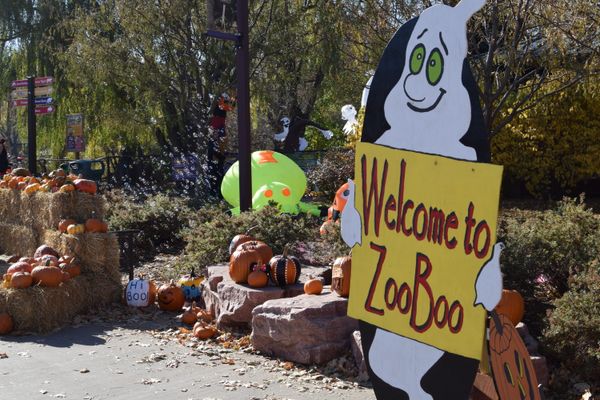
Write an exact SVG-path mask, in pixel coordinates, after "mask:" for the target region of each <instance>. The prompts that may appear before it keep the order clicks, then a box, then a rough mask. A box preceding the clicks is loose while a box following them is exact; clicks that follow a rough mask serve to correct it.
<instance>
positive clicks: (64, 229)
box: [58, 218, 108, 235]
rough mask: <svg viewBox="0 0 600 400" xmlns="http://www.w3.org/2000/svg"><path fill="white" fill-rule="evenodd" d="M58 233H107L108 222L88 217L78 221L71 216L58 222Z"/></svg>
mask: <svg viewBox="0 0 600 400" xmlns="http://www.w3.org/2000/svg"><path fill="white" fill-rule="evenodd" d="M58 231H59V232H60V233H68V234H69V235H78V234H81V233H107V232H108V224H107V223H106V222H104V221H102V220H101V219H98V218H88V219H87V220H86V221H85V223H81V222H78V221H76V220H74V219H72V218H68V219H63V220H61V221H60V222H59V223H58Z"/></svg>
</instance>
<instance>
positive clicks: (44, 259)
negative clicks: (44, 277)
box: [36, 254, 58, 267]
mask: <svg viewBox="0 0 600 400" xmlns="http://www.w3.org/2000/svg"><path fill="white" fill-rule="evenodd" d="M36 261H38V262H39V265H43V266H44V267H58V258H56V257H55V256H53V255H50V254H46V255H43V256H41V257H40V258H38V259H37V260H36Z"/></svg>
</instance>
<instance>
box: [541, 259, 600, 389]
mask: <svg viewBox="0 0 600 400" xmlns="http://www.w3.org/2000/svg"><path fill="white" fill-rule="evenodd" d="M599 294H600V264H599V263H598V262H594V263H592V264H590V266H589V267H588V268H587V270H586V271H584V272H582V273H581V274H577V275H575V276H574V277H573V278H572V279H571V280H570V289H569V291H567V292H566V293H565V294H564V296H563V297H561V298H560V299H558V300H555V301H554V302H553V305H554V306H555V309H554V311H553V312H552V314H551V315H550V317H549V318H548V328H547V329H546V330H545V331H544V336H543V338H542V345H543V346H544V353H545V354H547V355H549V356H551V357H553V358H555V359H558V360H559V361H560V368H561V369H564V370H566V371H565V372H566V373H565V374H564V375H565V376H570V377H572V378H573V377H578V379H583V380H585V381H586V382H587V383H589V384H591V385H592V387H593V388H594V387H595V389H592V392H595V391H596V390H598V389H600V295H599ZM558 375H560V371H558Z"/></svg>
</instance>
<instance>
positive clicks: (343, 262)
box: [331, 256, 352, 297]
mask: <svg viewBox="0 0 600 400" xmlns="http://www.w3.org/2000/svg"><path fill="white" fill-rule="evenodd" d="M351 267H352V257H350V256H345V257H338V258H336V259H335V261H334V262H333V268H332V271H331V289H332V290H333V291H334V292H336V293H337V294H338V295H340V296H341V297H348V296H349V295H350V270H351Z"/></svg>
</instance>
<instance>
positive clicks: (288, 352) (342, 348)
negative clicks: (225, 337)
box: [252, 288, 358, 364]
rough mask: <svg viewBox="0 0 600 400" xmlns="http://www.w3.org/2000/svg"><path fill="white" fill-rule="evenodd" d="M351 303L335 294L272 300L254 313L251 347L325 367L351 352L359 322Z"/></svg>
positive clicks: (329, 292) (325, 292)
mask: <svg viewBox="0 0 600 400" xmlns="http://www.w3.org/2000/svg"><path fill="white" fill-rule="evenodd" d="M347 309H348V300H347V299H345V298H342V297H339V296H337V295H336V294H332V293H331V291H330V290H329V288H327V289H325V290H324V291H323V294H321V295H318V296H316V295H301V296H297V297H294V298H287V299H279V300H270V301H267V302H266V303H264V304H263V305H261V306H258V307H256V308H255V309H254V311H253V312H252V315H253V318H252V345H253V346H254V348H255V349H256V350H258V351H261V352H263V353H265V354H268V355H273V356H276V357H279V358H283V359H285V360H290V361H294V362H298V363H302V364H313V363H315V364H322V363H326V362H328V361H330V360H332V359H334V358H336V357H339V356H341V355H343V354H344V353H345V352H347V351H348V350H349V349H350V340H351V336H352V332H354V331H355V330H356V329H357V328H358V323H357V321H356V320H354V319H352V318H350V317H348V316H347V315H346V312H347Z"/></svg>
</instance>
